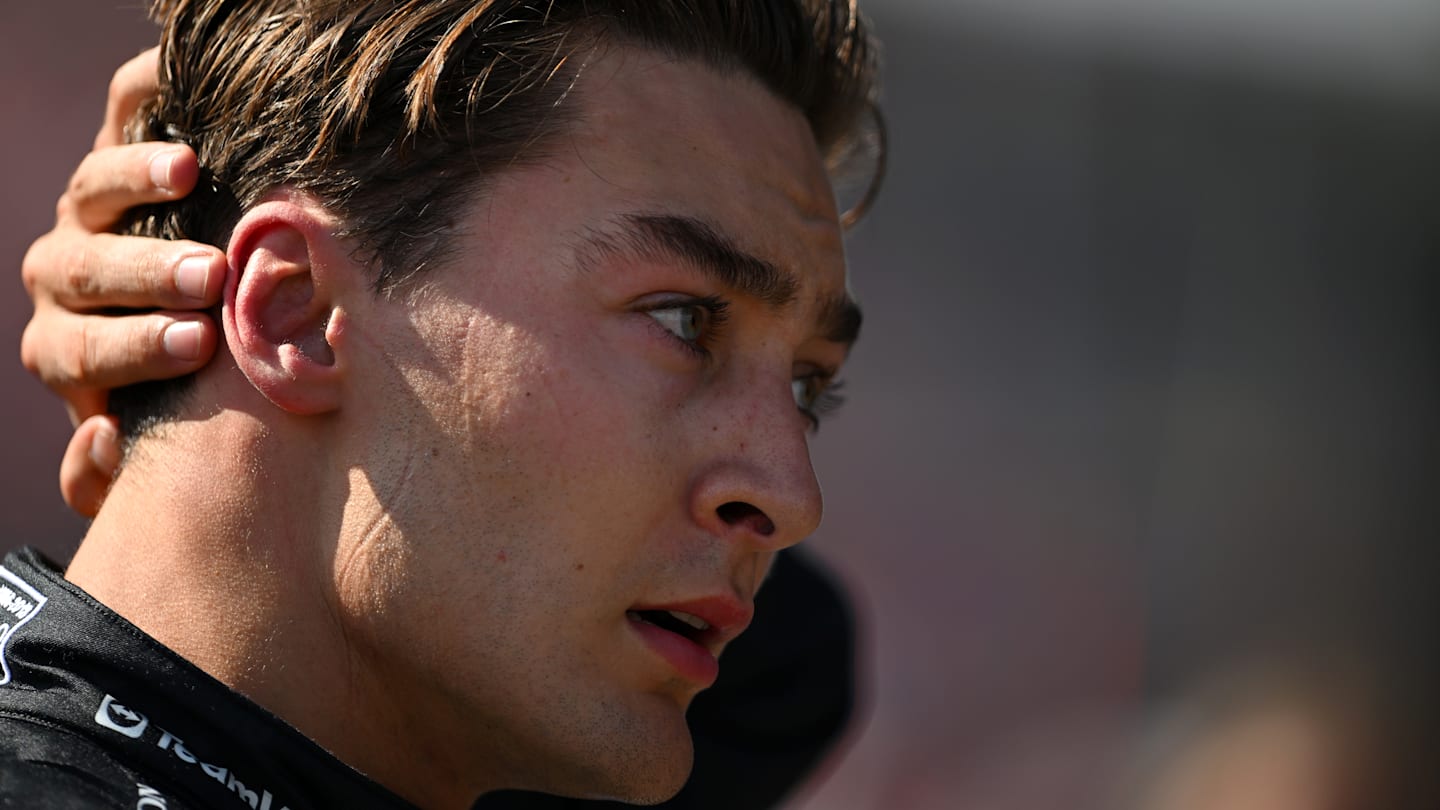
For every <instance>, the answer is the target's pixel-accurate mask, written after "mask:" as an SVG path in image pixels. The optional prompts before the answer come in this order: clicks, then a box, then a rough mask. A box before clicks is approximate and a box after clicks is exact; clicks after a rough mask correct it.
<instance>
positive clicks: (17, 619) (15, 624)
mask: <svg viewBox="0 0 1440 810" xmlns="http://www.w3.org/2000/svg"><path fill="white" fill-rule="evenodd" d="M45 598H46V597H45V595H44V594H42V593H40V592H39V591H37V590H35V589H34V588H32V587H30V584H29V583H27V582H26V581H25V580H23V579H21V578H20V577H19V576H17V575H16V574H15V572H13V571H11V570H10V569H8V568H6V567H5V566H3V565H0V686H4V685H5V684H7V683H10V663H9V662H8V661H6V660H5V648H6V647H8V646H9V644H10V637H11V636H13V635H15V631H16V630H19V629H20V628H21V627H23V626H24V625H25V623H26V622H28V621H30V620H31V619H33V618H35V614H36V613H39V612H40V608H42V607H45Z"/></svg>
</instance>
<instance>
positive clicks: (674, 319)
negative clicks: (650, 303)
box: [645, 296, 729, 356]
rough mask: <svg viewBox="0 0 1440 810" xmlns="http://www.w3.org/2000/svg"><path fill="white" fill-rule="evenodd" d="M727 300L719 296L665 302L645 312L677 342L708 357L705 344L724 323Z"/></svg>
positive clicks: (713, 339)
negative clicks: (676, 339) (677, 340)
mask: <svg viewBox="0 0 1440 810" xmlns="http://www.w3.org/2000/svg"><path fill="white" fill-rule="evenodd" d="M728 306H729V305H728V303H727V302H726V301H724V300H723V299H721V298H717V297H715V296H709V297H706V298H690V299H686V300H684V301H675V302H667V303H664V304H661V305H659V306H656V307H653V308H651V309H648V310H646V311H645V314H646V315H649V316H650V317H651V318H654V319H655V322H656V323H658V324H660V326H661V327H663V328H664V329H665V331H667V332H669V333H670V334H672V335H674V336H675V337H676V338H678V339H679V340H680V344H681V345H682V346H684V347H686V348H687V349H689V350H691V351H693V352H696V353H698V354H700V355H702V356H709V353H710V352H709V349H708V348H707V345H709V344H713V343H714V341H715V337H716V334H717V333H718V332H719V331H720V327H721V326H723V325H724V323H725V310H726V308H727V307H728Z"/></svg>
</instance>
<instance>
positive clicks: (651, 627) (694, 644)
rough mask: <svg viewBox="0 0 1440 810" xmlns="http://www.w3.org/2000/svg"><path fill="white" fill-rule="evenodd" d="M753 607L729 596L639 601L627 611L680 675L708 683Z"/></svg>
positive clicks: (741, 629) (746, 624)
mask: <svg viewBox="0 0 1440 810" xmlns="http://www.w3.org/2000/svg"><path fill="white" fill-rule="evenodd" d="M753 616H754V608H753V607H751V606H750V605H749V604H748V603H745V602H741V601H740V600H739V599H736V598H734V597H730V596H714V597H706V598H702V599H692V600H687V601H684V602H667V603H664V604H639V605H635V606H634V607H632V608H630V610H628V611H626V617H627V618H628V619H629V620H630V623H631V627H632V628H634V629H635V631H636V632H637V633H638V634H639V635H640V637H641V638H642V639H643V640H644V641H645V642H646V644H647V646H649V647H650V648H651V649H652V650H653V651H654V652H656V653H657V654H658V655H659V656H660V657H661V658H664V659H665V660H666V662H668V663H669V664H670V665H671V666H672V667H674V668H675V670H676V671H677V672H679V673H680V675H681V676H682V677H684V678H685V679H686V680H690V681H694V682H696V683H698V684H700V685H701V686H702V687H708V686H710V684H712V683H714V682H715V678H716V677H717V676H718V675H719V663H718V662H717V661H716V659H717V658H718V657H719V655H720V651H721V650H723V649H724V648H725V645H726V644H728V643H730V641H731V640H733V639H734V638H735V637H736V636H738V635H740V633H742V632H743V631H744V630H745V628H746V627H748V626H749V624H750V620H751V618H752V617H753Z"/></svg>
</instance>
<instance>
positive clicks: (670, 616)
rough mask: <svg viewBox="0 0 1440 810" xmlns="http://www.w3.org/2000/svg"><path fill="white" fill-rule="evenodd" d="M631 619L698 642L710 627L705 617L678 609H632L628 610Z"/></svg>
mask: <svg viewBox="0 0 1440 810" xmlns="http://www.w3.org/2000/svg"><path fill="white" fill-rule="evenodd" d="M625 615H626V616H629V617H630V619H631V621H637V622H646V623H648V624H653V625H655V626H656V627H659V628H660V629H662V630H669V631H670V632H672V633H674V634H676V635H678V636H683V637H685V638H686V639H689V640H690V641H693V642H695V643H696V644H699V643H700V640H701V638H702V636H703V635H704V633H705V631H707V630H709V629H710V625H709V623H707V622H706V621H705V620H704V619H702V618H700V617H698V616H693V615H691V614H689V613H684V612H681V611H678V610H630V611H626V614H625Z"/></svg>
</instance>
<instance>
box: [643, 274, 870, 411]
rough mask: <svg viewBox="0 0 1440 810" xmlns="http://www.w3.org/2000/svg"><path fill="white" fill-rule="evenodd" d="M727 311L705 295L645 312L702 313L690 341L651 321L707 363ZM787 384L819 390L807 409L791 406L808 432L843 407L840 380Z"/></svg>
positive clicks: (820, 375) (825, 377) (822, 376)
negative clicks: (692, 338) (674, 311)
mask: <svg viewBox="0 0 1440 810" xmlns="http://www.w3.org/2000/svg"><path fill="white" fill-rule="evenodd" d="M729 308H730V303H729V302H728V301H726V300H725V299H723V298H721V297H719V296H716V295H707V296H704V297H699V298H685V299H680V300H672V301H666V302H663V303H661V304H659V305H658V306H652V307H650V308H648V309H647V310H645V311H646V313H647V314H650V315H651V317H652V318H653V317H654V313H656V312H664V311H667V310H687V309H699V310H703V311H704V313H705V321H704V323H703V325H702V326H701V327H700V336H699V337H696V338H695V339H694V340H687V339H685V338H683V337H681V336H680V335H677V334H675V332H674V331H673V330H671V329H670V328H668V327H666V326H665V325H664V324H662V323H660V321H659V319H656V320H655V324H656V326H658V327H659V328H660V329H661V331H663V332H664V333H665V334H666V335H668V336H669V337H670V338H671V340H673V341H674V342H675V343H676V344H678V345H679V346H680V347H681V348H683V349H684V350H685V351H688V352H690V353H691V354H693V355H694V356H696V357H698V358H700V359H701V360H709V359H710V358H711V356H712V354H711V352H710V349H709V347H708V346H707V345H705V344H707V343H712V342H714V341H715V340H717V339H718V337H719V336H720V334H721V332H722V330H723V328H724V326H725V325H726V323H727V322H728V321H729V314H728V310H729ZM791 384H792V385H795V384H800V385H802V386H804V387H805V388H806V389H807V392H808V389H810V388H811V387H814V386H818V387H819V388H820V390H819V391H817V392H816V393H815V394H814V395H813V397H814V398H813V400H812V401H811V402H810V404H809V405H808V406H804V405H801V404H800V403H799V402H798V401H797V402H796V404H795V407H796V409H797V410H799V411H800V413H801V415H802V416H804V417H805V418H806V419H807V420H808V421H809V422H810V430H811V431H812V432H819V430H820V422H821V421H822V420H823V419H824V418H825V417H827V416H829V415H831V414H833V413H835V411H837V410H838V409H839V408H840V406H841V405H844V404H845V396H844V395H843V394H841V393H840V389H841V388H843V387H844V381H843V380H832V379H831V377H830V375H829V374H827V373H824V372H814V373H811V374H807V375H804V376H801V377H796V378H795V379H794V380H793V381H792V382H791ZM792 390H793V389H792ZM797 400H798V397H797Z"/></svg>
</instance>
